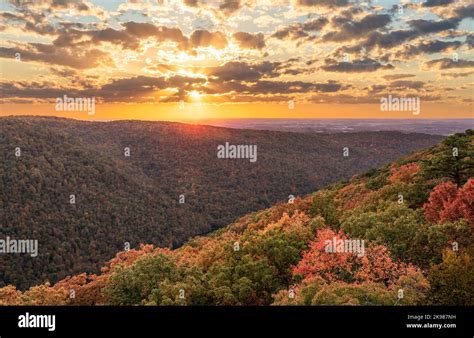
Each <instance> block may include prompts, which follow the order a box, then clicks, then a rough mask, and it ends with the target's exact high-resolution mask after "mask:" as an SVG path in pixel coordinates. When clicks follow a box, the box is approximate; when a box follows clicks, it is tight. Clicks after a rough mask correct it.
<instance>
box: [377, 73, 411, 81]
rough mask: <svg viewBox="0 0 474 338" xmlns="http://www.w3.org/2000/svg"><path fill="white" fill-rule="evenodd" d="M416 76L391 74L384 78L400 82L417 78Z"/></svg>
mask: <svg viewBox="0 0 474 338" xmlns="http://www.w3.org/2000/svg"><path fill="white" fill-rule="evenodd" d="M415 76H416V75H415V74H389V75H384V76H382V77H383V78H384V79H385V80H388V81H393V80H400V79H406V78H408V77H415Z"/></svg>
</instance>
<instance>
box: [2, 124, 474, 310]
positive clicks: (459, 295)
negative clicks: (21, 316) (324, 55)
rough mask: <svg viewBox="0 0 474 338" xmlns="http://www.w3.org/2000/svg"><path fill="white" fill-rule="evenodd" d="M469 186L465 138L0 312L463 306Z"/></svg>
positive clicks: (473, 219)
mask: <svg viewBox="0 0 474 338" xmlns="http://www.w3.org/2000/svg"><path fill="white" fill-rule="evenodd" d="M453 149H456V151H455V152H454V153H453ZM473 177H474V133H473V132H472V131H468V132H467V133H465V134H456V135H454V136H450V137H449V138H447V139H445V140H444V141H443V142H442V143H440V144H438V145H437V146H435V147H432V148H430V149H427V150H423V151H419V152H415V153H413V154H410V155H409V156H406V157H403V158H401V159H399V160H397V161H395V162H392V163H390V164H388V165H385V166H383V167H381V168H379V169H373V170H370V171H368V172H366V173H364V174H361V175H357V176H354V177H353V178H352V179H351V180H350V181H349V182H339V183H336V184H333V185H331V186H328V187H326V188H324V189H320V190H319V191H317V192H315V193H313V194H311V195H308V196H304V197H303V198H297V199H295V200H294V201H290V202H283V203H278V204H276V205H274V206H272V207H271V208H268V209H264V210H260V211H257V212H253V213H249V214H247V215H245V216H243V217H241V218H240V219H238V220H236V221H235V222H233V223H232V224H230V225H229V226H227V227H225V228H222V229H220V230H218V231H216V232H213V233H211V234H208V235H206V236H202V237H197V238H193V239H191V240H190V241H188V242H187V243H186V244H185V245H183V246H182V247H180V248H178V249H174V250H170V249H167V248H156V247H153V246H152V245H142V246H141V247H140V248H139V249H132V250H125V251H122V252H119V253H118V254H117V255H116V257H115V258H113V259H112V260H110V261H109V262H108V263H107V264H105V265H104V266H103V267H102V269H101V273H100V274H98V275H96V274H86V273H82V274H78V275H75V276H70V277H67V278H65V279H64V280H61V281H60V282H58V283H56V284H54V285H51V284H49V283H46V284H42V285H37V286H34V287H31V288H29V289H28V290H26V291H24V292H21V291H19V290H18V289H17V288H16V287H15V286H14V285H9V286H6V287H4V288H0V305H22V304H24V305H47V304H49V305H51V304H56V305H104V304H108V305H424V304H425V305H426V304H436V305H440V304H445V305H474V274H472V271H473V269H474V259H473V257H474V237H473V235H474V205H473V203H474V198H473V197H474V179H473ZM328 243H329V244H328ZM339 243H342V244H339ZM347 243H349V245H347ZM328 245H329V246H328ZM328 248H330V249H329V250H328Z"/></svg>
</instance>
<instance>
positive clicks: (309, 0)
mask: <svg viewBox="0 0 474 338" xmlns="http://www.w3.org/2000/svg"><path fill="white" fill-rule="evenodd" d="M296 4H297V5H298V6H307V7H312V6H318V7H344V6H347V5H349V1H348V0H297V1H296Z"/></svg>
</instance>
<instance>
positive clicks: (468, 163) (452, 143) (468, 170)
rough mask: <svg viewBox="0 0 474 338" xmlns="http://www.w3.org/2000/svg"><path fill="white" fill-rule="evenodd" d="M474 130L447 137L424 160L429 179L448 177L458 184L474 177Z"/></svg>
mask: <svg viewBox="0 0 474 338" xmlns="http://www.w3.org/2000/svg"><path fill="white" fill-rule="evenodd" d="M473 136H474V131H472V130H467V131H466V133H465V134H455V135H452V136H449V137H448V138H446V139H445V140H444V141H443V142H442V143H441V145H440V146H438V147H437V148H435V153H434V154H433V155H431V156H430V157H429V158H428V159H427V160H425V161H423V172H424V175H425V177H426V178H427V179H432V178H436V179H440V178H448V179H449V180H452V181H453V182H454V183H456V184H457V185H458V186H461V185H463V184H464V183H465V182H466V181H467V180H468V179H469V178H470V177H474V147H473V144H472V143H473Z"/></svg>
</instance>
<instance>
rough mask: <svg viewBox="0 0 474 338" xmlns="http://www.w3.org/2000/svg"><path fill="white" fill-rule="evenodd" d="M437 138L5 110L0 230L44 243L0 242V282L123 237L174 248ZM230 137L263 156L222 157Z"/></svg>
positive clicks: (46, 274) (0, 133) (123, 243)
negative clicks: (21, 251) (3, 247)
mask: <svg viewBox="0 0 474 338" xmlns="http://www.w3.org/2000/svg"><path fill="white" fill-rule="evenodd" d="M441 140H442V137H441V136H436V135H426V134H405V133H400V132H391V131H390V132H359V133H341V134H305V133H289V132H276V131H260V130H237V129H227V128H219V127H211V126H203V125H187V124H180V123H171V122H143V121H116V122H84V121H77V120H69V119H60V118H44V117H28V116H25V117H2V118H0V156H1V161H0V172H1V180H0V210H1V213H0V225H1V227H0V238H5V237H7V236H9V237H11V238H18V239H23V238H28V239H37V240H38V241H39V253H38V256H37V257H35V258H32V257H29V256H26V255H7V254H0V266H1V267H2V269H1V270H0V286H1V285H6V284H14V285H16V286H17V287H18V288H20V289H24V288H27V287H29V286H31V285H34V284H39V283H43V282H45V281H47V280H48V281H51V282H56V281H58V280H60V279H62V278H64V277H65V276H67V275H70V274H76V273H81V272H98V271H99V267H100V266H102V265H103V264H104V262H105V261H107V260H109V259H110V258H112V257H113V256H114V255H115V253H116V252H118V251H122V250H124V248H125V247H127V246H128V245H130V247H131V248H137V247H138V246H139V244H140V243H150V244H154V245H157V246H161V247H168V248H176V247H178V246H180V245H182V244H183V243H184V242H185V241H186V240H187V239H188V238H190V237H192V236H195V235H198V234H205V233H208V232H210V231H213V230H216V229H218V228H221V227H222V226H224V225H226V224H230V223H232V222H233V221H235V219H236V218H238V217H240V216H242V215H245V214H247V213H249V212H252V211H256V210H261V209H264V208H267V207H269V206H271V205H273V204H275V203H277V202H281V201H287V200H288V198H289V195H294V196H301V195H305V194H308V193H310V192H313V191H316V190H318V189H319V188H321V187H324V186H327V185H328V184H331V183H334V182H337V181H340V180H347V179H350V178H351V177H352V176H353V175H355V174H358V173H361V172H364V171H366V170H368V169H371V168H376V167H379V166H381V165H384V164H386V163H388V162H390V161H392V160H394V159H397V158H399V157H400V156H402V155H405V154H408V153H410V152H412V151H413V150H417V149H422V148H426V147H429V146H432V145H434V144H436V143H438V142H439V141H441ZM225 142H229V143H232V144H244V145H245V144H247V145H256V146H257V149H258V160H257V161H256V162H255V163H251V162H250V161H248V160H243V159H219V158H217V155H216V154H217V146H218V145H222V144H225ZM344 148H347V149H345V150H346V154H347V155H348V156H343V154H344ZM18 150H19V152H18ZM128 154H129V155H130V156H126V155H128ZM17 155H19V156H17ZM180 199H181V202H184V203H180ZM71 202H74V203H71Z"/></svg>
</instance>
